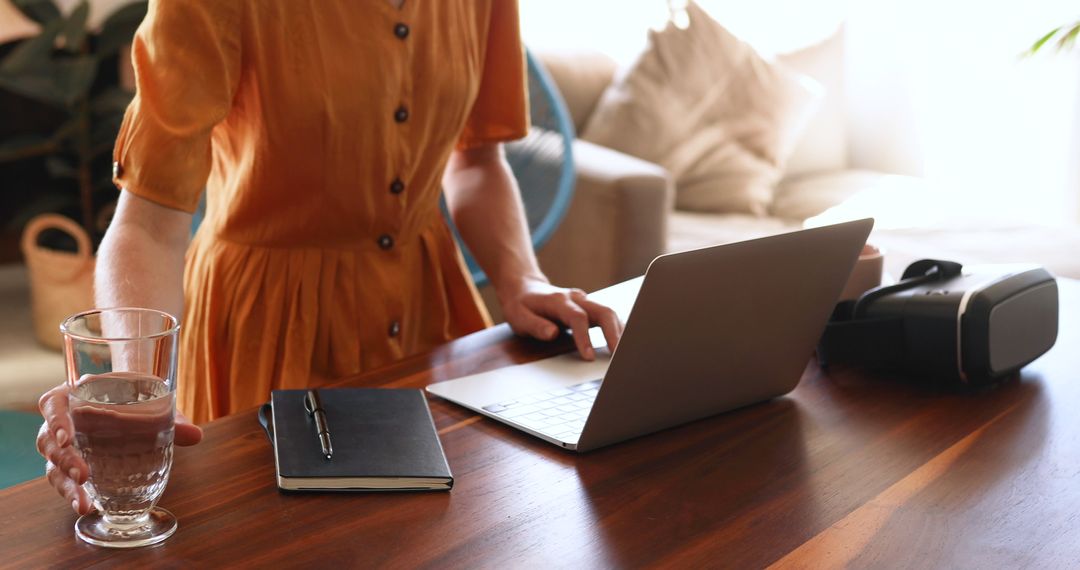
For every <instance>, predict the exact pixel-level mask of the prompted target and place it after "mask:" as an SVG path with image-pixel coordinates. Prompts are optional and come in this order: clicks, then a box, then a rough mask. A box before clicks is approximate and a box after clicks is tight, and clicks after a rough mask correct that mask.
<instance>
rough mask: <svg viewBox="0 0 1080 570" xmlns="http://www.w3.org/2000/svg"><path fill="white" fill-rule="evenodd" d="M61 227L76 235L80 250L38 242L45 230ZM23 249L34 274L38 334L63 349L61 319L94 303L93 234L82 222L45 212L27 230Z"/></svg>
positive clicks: (51, 345)
mask: <svg viewBox="0 0 1080 570" xmlns="http://www.w3.org/2000/svg"><path fill="white" fill-rule="evenodd" d="M50 229H58V230H61V231H64V232H67V233H68V234H71V236H72V237H74V238H75V242H76V243H77V244H78V251H76V252H75V253H71V252H68V251H58V250H55V249H49V248H46V247H42V246H40V245H38V237H39V236H40V235H41V232H43V231H45V230H50ZM22 252H23V256H24V257H25V258H26V266H27V269H28V270H29V273H30V305H31V310H32V313H33V316H34V336H36V337H37V340H38V342H40V343H41V344H43V345H45V346H47V347H49V348H52V349H55V350H61V349H62V347H63V339H62V338H61V336H60V322H61V321H63V320H64V319H66V318H67V317H69V316H71V315H73V314H75V313H78V312H80V311H85V310H87V309H90V308H93V306H94V256H93V253H92V252H91V248H90V236H88V235H87V234H86V230H84V229H83V228H82V226H80V225H79V224H77V223H75V222H73V221H72V220H71V219H69V218H65V217H64V216H60V215H57V214H42V215H40V216H37V217H35V218H34V219H32V220H30V223H29V224H27V225H26V229H25V230H23V235H22Z"/></svg>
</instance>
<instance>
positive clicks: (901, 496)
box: [0, 280, 1080, 568]
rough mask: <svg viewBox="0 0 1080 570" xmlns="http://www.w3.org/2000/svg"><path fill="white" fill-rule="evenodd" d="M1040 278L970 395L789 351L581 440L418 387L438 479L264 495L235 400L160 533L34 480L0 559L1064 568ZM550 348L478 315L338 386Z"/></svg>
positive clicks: (1064, 412)
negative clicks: (998, 377)
mask: <svg viewBox="0 0 1080 570" xmlns="http://www.w3.org/2000/svg"><path fill="white" fill-rule="evenodd" d="M1061 293H1062V311H1061V315H1062V327H1061V334H1060V336H1059V339H1058V342H1057V345H1056V347H1055V348H1054V349H1053V350H1052V351H1051V352H1050V353H1049V354H1047V355H1046V356H1044V357H1043V358H1041V359H1040V360H1038V361H1037V362H1035V363H1034V364H1033V365H1031V366H1029V367H1028V368H1027V369H1025V370H1024V371H1023V373H1022V375H1021V377H1020V378H1019V380H1013V381H1009V382H1007V383H1005V384H1003V385H1001V386H999V387H997V388H995V389H992V390H987V391H984V392H981V393H978V394H957V393H944V392H939V391H935V390H934V389H932V388H928V387H919V386H914V385H911V384H910V383H906V382H903V381H902V380H900V379H896V378H872V377H868V376H867V375H864V374H860V373H858V372H857V371H855V370H831V371H830V373H829V374H828V375H826V374H823V373H821V372H819V371H818V370H817V369H816V368H815V366H814V365H812V364H811V366H809V367H808V368H807V370H806V373H805V375H804V376H803V380H802V383H801V384H800V386H799V388H798V389H796V390H795V392H794V393H792V394H791V395H790V396H789V397H785V398H780V399H777V400H775V401H772V402H769V403H765V404H761V405H758V406H753V407H750V408H747V409H744V410H741V411H737V412H733V413H729V414H725V415H722V416H718V417H714V418H711V419H707V420H703V421H700V422H697V423H694V424H691V425H688V426H684V427H681V428H676V429H673V430H669V431H667V432H664V433H661V434H657V435H653V436H648V437H645V438H641V439H638V440H635V441H631V442H627V443H623V444H620V445H616V446H613V447H610V448H606V449H602V450H599V451H596V452H593V453H590V454H586V455H581V456H579V455H574V454H571V453H567V452H563V451H561V450H559V449H556V448H555V447H553V446H550V445H548V444H545V443H543V442H541V441H539V440H535V439H532V438H530V437H527V436H525V435H522V434H519V433H518V432H516V431H514V430H511V429H509V428H505V427H502V426H501V425H500V424H498V423H496V422H494V421H491V420H488V419H483V418H481V417H479V416H476V415H473V414H472V413H470V412H468V411H465V410H463V409H460V408H458V407H455V406H454V405H451V404H448V403H446V402H443V401H439V400H433V401H432V402H431V408H432V412H433V413H434V416H435V420H436V423H437V426H438V428H439V430H440V434H441V436H442V440H443V444H444V446H445V448H446V452H447V456H448V458H449V461H450V465H451V468H452V469H453V472H454V475H455V477H456V486H455V487H454V489H453V491H451V492H450V493H428V494H354V495H306V496H298V495H291V496H288V495H282V494H279V493H278V492H277V490H276V488H275V486H274V463H273V459H272V456H271V450H270V446H269V444H268V442H267V440H266V438H265V436H264V435H263V433H262V431H261V429H260V428H259V426H258V423H257V422H256V419H255V414H254V411H248V412H243V413H240V414H236V415H234V416H230V417H227V418H224V419H221V420H219V421H216V422H213V423H211V424H210V425H209V426H207V430H206V440H205V441H204V442H203V443H202V444H200V445H198V446H195V447H193V448H186V449H179V450H178V451H177V455H176V465H175V467H174V468H173V478H172V480H171V481H170V483H169V487H168V490H167V491H166V493H165V496H164V498H163V499H162V501H161V504H162V505H163V506H165V507H167V508H169V509H170V510H172V512H173V513H175V514H176V515H177V517H178V518H179V520H180V529H179V531H178V532H177V533H176V535H174V536H173V537H172V538H170V539H168V540H167V541H166V542H165V543H164V544H162V545H160V546H156V547H150V548H143V549H136V550H131V551H115V550H107V549H101V548H96V547H93V546H89V545H86V544H83V543H82V542H80V541H79V540H78V539H76V538H75V535H74V532H73V529H72V525H73V523H74V521H75V517H74V515H73V514H72V513H71V510H70V509H69V507H68V506H67V505H66V504H65V503H64V502H63V501H61V500H60V499H59V498H58V497H57V496H56V495H55V493H54V492H53V490H52V489H51V488H50V487H49V486H48V485H47V484H46V483H45V481H44V480H42V479H38V480H35V481H30V482H28V483H25V484H23V485H20V486H17V487H14V488H11V489H8V490H6V491H3V492H0V554H2V556H0V565H3V566H8V565H11V566H28V567H44V566H63V567H81V566H88V565H104V566H113V565H117V566H119V565H155V566H158V565H164V566H168V567H180V566H209V567H214V566H221V565H236V564H243V565H249V566H262V567H269V566H279V565H287V566H293V565H295V566H305V565H323V564H327V565H333V566H364V567H367V566H389V567H414V566H436V567H500V568H521V567H542V566H550V565H554V566H558V567H574V568H582V567H628V566H653V565H669V566H676V567H685V568H701V567H733V568H752V567H762V566H767V565H770V564H775V565H777V566H778V567H829V566H841V565H850V566H856V567H898V566H902V567H922V568H942V567H966V568H991V567H1039V568H1048V567H1080V379H1078V378H1077V376H1078V370H1080V357H1078V356H1077V349H1078V348H1080V320H1078V318H1077V317H1078V316H1080V282H1069V281H1064V280H1063V281H1062V283H1061ZM567 348H569V344H567V343H562V344H561V345H557V346H550V345H548V346H544V345H540V344H538V343H531V342H525V341H520V340H516V339H512V338H511V336H510V334H509V332H508V331H507V330H506V329H505V328H495V329H490V330H488V331H484V332H482V333H479V334H476V335H473V336H471V337H468V338H465V339H462V340H460V341H457V342H454V343H452V344H450V345H448V346H446V347H444V348H443V349H440V350H438V351H436V352H434V353H432V354H429V355H424V356H422V357H417V358H412V359H410V360H407V361H405V362H401V363H399V364H397V365H395V366H393V367H392V368H389V369H385V370H382V371H379V372H376V373H373V374H369V375H365V376H361V377H358V378H354V379H350V380H349V381H348V382H347V384H350V385H372V386H395V387H401V386H412V387H421V386H424V385H426V384H428V383H429V382H432V381H436V380H441V379H446V378H451V377H455V376H458V375H461V374H465V373H469V372H475V371H479V370H484V369H488V368H492V367H495V366H499V365H504V364H507V363H509V362H522V361H526V360H529V359H533V358H536V357H538V356H541V355H544V354H551V353H553V352H557V351H559V350H565V349H567ZM331 567H332V566H331Z"/></svg>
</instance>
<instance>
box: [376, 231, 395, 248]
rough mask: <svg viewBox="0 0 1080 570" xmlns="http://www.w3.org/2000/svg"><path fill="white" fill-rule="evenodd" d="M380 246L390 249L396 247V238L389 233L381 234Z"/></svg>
mask: <svg viewBox="0 0 1080 570" xmlns="http://www.w3.org/2000/svg"><path fill="white" fill-rule="evenodd" d="M379 247H381V248H383V249H390V248H392V247H394V238H392V237H390V236H389V235H387V234H383V235H381V236H379Z"/></svg>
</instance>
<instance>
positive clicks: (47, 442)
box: [37, 384, 202, 515]
mask: <svg viewBox="0 0 1080 570" xmlns="http://www.w3.org/2000/svg"><path fill="white" fill-rule="evenodd" d="M38 408H39V409H40V410H41V415H42V417H44V418H45V423H43V424H41V429H40V430H38V436H37V449H38V453H40V454H41V455H42V456H43V457H44V458H45V459H46V460H47V462H46V463H45V477H46V478H47V479H48V480H49V483H50V484H51V485H52V486H53V487H54V488H55V489H56V492H57V493H60V496H61V497H64V499H66V500H67V501H69V502H70V503H71V508H72V509H73V510H74V511H75V512H76V513H77V514H80V515H84V514H86V513H88V512H90V498H89V497H88V496H87V494H86V491H85V490H84V489H83V487H82V484H83V483H85V482H86V478H87V477H89V475H90V468H89V467H88V466H87V465H86V462H85V461H83V458H82V455H81V454H80V453H79V450H78V449H76V448H75V446H74V445H73V443H74V438H75V428H74V426H73V425H72V422H71V414H70V413H68V386H67V384H61V385H59V386H57V387H55V388H53V389H52V390H49V391H48V392H45V394H44V395H43V396H41V400H39V401H38ZM201 439H202V430H201V429H199V427H198V426H196V425H194V424H192V423H191V422H190V421H188V419H187V418H186V417H184V415H183V414H181V413H179V412H177V413H176V434H175V438H174V440H173V443H175V444H176V445H195V444H196V443H199V441H200V440H201Z"/></svg>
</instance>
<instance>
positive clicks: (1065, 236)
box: [483, 30, 1080, 319]
mask: <svg viewBox="0 0 1080 570" xmlns="http://www.w3.org/2000/svg"><path fill="white" fill-rule="evenodd" d="M843 43H844V36H843V30H839V31H838V32H837V33H836V34H834V35H833V36H832V37H830V38H829V39H827V40H826V41H824V42H822V43H820V44H818V45H815V46H811V47H809V48H806V49H803V50H800V51H798V52H794V53H789V54H782V55H780V56H779V58H778V59H780V61H781V62H783V63H784V64H785V65H787V66H789V67H791V68H793V69H795V70H797V71H799V72H801V73H804V74H806V75H809V76H811V77H813V78H814V79H816V80H817V81H818V82H820V83H821V84H822V85H823V86H824V87H825V92H826V95H825V96H824V98H823V99H822V101H821V102H820V104H819V106H818V109H817V112H816V114H815V115H814V117H813V118H812V119H811V120H810V122H809V124H808V126H807V127H806V129H805V130H804V132H803V135H802V139H801V141H800V143H799V144H798V145H797V146H796V149H795V151H794V152H793V154H792V156H791V157H790V158H789V160H788V161H787V163H786V167H785V172H784V177H783V178H782V180H781V182H780V183H779V185H778V187H777V188H776V194H775V198H774V201H773V203H772V206H771V208H770V211H769V215H768V216H764V217H759V216H752V215H747V214H709V213H699V212H684V211H677V210H675V209H674V208H673V204H674V191H675V189H674V187H673V182H672V180H671V179H670V177H669V176H668V175H667V173H666V172H665V171H664V169H663V168H661V167H659V166H657V165H655V164H652V163H649V162H645V161H642V160H639V159H636V158H634V157H630V156H627V155H625V154H622V153H620V152H617V151H614V150H611V149H608V148H604V147H600V146H597V145H594V144H591V143H589V142H586V141H583V140H578V141H576V142H575V145H574V159H575V163H576V165H577V169H578V172H577V185H576V188H575V194H574V198H573V201H572V203H571V207H570V209H569V212H568V214H567V216H566V218H565V221H564V222H563V224H562V225H561V226H560V227H559V229H558V231H557V232H556V233H555V235H554V237H553V238H552V240H551V242H550V243H549V244H548V245H547V246H546V247H544V248H543V249H542V250H541V251H540V252H539V258H540V263H541V266H542V268H543V269H544V271H545V272H546V273H547V274H548V276H549V277H550V278H551V279H552V281H553V282H554V283H557V284H560V285H573V286H577V287H581V288H583V289H586V290H595V289H599V288H602V287H605V286H607V285H610V284H613V283H617V282H619V281H622V280H625V279H629V278H631V277H635V276H638V275H641V274H642V273H643V272H644V271H645V269H646V267H647V266H648V264H649V262H650V261H651V260H652V258H653V257H655V256H657V255H659V254H661V253H666V252H674V251H683V250H687V249H693V248H697V247H703V246H708V245H714V244H718V243H727V242H731V241H738V240H742V239H749V238H753V237H761V236H765V235H771V234H775V233H779V232H784V231H791V230H795V229H800V228H802V227H804V226H808V225H815V224H821V223H828V222H830V221H839V220H842V219H852V218H856V217H865V216H872V217H875V218H876V219H877V225H876V229H875V231H874V233H873V234H872V235H871V238H870V239H871V241H872V242H873V243H875V244H876V245H878V246H879V247H881V248H883V249H884V250H885V252H886V256H885V260H886V272H887V273H888V274H889V275H891V276H896V275H899V274H900V273H901V272H902V271H903V268H904V267H906V265H907V264H908V263H910V262H911V261H914V260H915V259H919V258H923V257H938V258H944V259H955V260H957V261H960V262H962V263H967V264H972V263H991V262H1018V261H1024V262H1036V263H1040V264H1043V265H1045V266H1047V267H1048V268H1049V269H1050V270H1051V271H1053V272H1055V273H1056V274H1057V275H1058V276H1063V277H1072V278H1080V258H1078V257H1077V256H1075V254H1074V253H1073V252H1075V251H1077V250H1080V230H1078V229H1077V228H1076V227H1065V228H1060V227H1059V228H1052V227H1037V226H1032V225H1030V224H1014V223H1010V222H1009V221H1008V220H1000V219H999V220H997V221H994V222H992V223H991V222H987V221H970V220H968V221H963V222H961V221H957V219H958V218H960V217H961V216H957V215H956V213H957V212H956V211H955V210H951V209H950V208H949V207H947V206H946V205H945V204H944V202H942V200H941V199H940V196H939V195H938V194H936V193H935V191H934V189H933V188H930V187H929V186H928V185H927V184H926V183H924V182H923V181H922V180H920V179H918V178H914V177H909V176H899V175H894V174H889V173H883V172H876V171H872V170H866V169H860V168H858V167H857V166H856V165H853V164H851V162H850V160H849V156H850V155H851V154H852V153H850V152H849V148H848V142H847V136H846V122H847V117H846V115H845V100H844V96H843V92H844V90H843V83H844V77H843V71H842V70H843V57H844V56H843ZM540 59H541V61H542V62H543V63H544V65H545V66H546V68H547V70H548V72H549V73H550V74H551V76H552V78H553V79H554V80H555V83H556V84H557V85H558V86H559V89H560V90H561V92H562V94H563V97H564V99H565V100H566V103H567V106H568V108H569V111H570V114H571V115H572V117H573V120H574V123H575V127H576V128H577V129H578V132H581V130H582V129H583V127H584V125H585V123H586V122H587V120H588V118H589V117H590V115H591V114H592V112H593V110H594V108H595V106H596V104H597V102H598V100H599V99H600V96H601V94H602V93H603V92H604V90H605V89H606V88H607V87H608V85H609V84H610V83H611V82H612V81H613V79H614V78H615V75H616V71H617V70H616V64H615V62H614V61H612V60H611V59H609V58H607V57H606V56H603V55H601V54H596V53H543V54H540ZM642 136H648V134H647V133H643V134H642ZM956 207H957V208H962V207H963V205H958V206H956ZM483 293H484V296H485V299H486V300H487V301H488V305H489V307H491V308H492V309H493V310H492V312H493V315H494V316H495V317H496V319H498V313H499V311H498V307H497V303H495V302H494V296H493V295H492V293H491V291H490V288H488V289H487V290H485V291H484V292H483Z"/></svg>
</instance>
